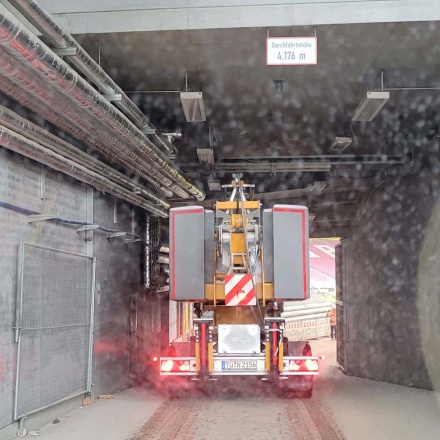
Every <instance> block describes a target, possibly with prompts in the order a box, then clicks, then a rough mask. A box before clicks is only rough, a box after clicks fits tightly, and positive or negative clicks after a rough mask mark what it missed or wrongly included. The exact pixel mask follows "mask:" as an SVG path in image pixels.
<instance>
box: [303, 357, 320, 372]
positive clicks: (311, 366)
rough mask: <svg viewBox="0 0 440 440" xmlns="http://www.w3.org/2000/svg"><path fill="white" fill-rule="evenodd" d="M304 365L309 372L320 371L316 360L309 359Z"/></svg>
mask: <svg viewBox="0 0 440 440" xmlns="http://www.w3.org/2000/svg"><path fill="white" fill-rule="evenodd" d="M304 364H305V367H306V370H307V371H318V369H319V365H318V361H316V360H314V359H307V360H306V361H305V363H304Z"/></svg>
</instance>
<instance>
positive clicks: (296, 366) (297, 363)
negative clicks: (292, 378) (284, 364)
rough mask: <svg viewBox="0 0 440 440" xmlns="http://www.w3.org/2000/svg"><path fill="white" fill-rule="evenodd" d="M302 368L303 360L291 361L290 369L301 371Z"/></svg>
mask: <svg viewBox="0 0 440 440" xmlns="http://www.w3.org/2000/svg"><path fill="white" fill-rule="evenodd" d="M300 368H301V361H290V363H289V370H290V371H299V370H300Z"/></svg>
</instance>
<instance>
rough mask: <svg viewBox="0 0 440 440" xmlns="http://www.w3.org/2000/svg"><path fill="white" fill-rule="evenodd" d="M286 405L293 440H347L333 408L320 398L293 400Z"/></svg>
mask: <svg viewBox="0 0 440 440" xmlns="http://www.w3.org/2000/svg"><path fill="white" fill-rule="evenodd" d="M286 406H287V408H286V412H287V414H288V417H289V422H290V426H291V430H292V432H293V437H292V440H309V439H310V440H345V437H344V435H343V434H342V432H341V430H340V429H339V427H338V425H337V423H336V420H335V418H334V416H333V413H332V411H331V409H330V408H329V407H328V406H327V405H326V404H325V403H324V402H322V401H320V400H319V399H318V398H313V399H311V400H306V401H304V400H299V399H298V400H293V401H291V402H289V403H288V404H287V405H286Z"/></svg>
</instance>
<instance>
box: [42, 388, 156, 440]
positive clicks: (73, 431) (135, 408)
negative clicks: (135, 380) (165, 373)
mask: <svg viewBox="0 0 440 440" xmlns="http://www.w3.org/2000/svg"><path fill="white" fill-rule="evenodd" d="M163 401H164V399H163V397H161V396H159V395H157V394H156V393H154V392H152V391H148V390H146V389H142V388H135V389H130V390H127V391H124V392H122V393H119V394H115V395H113V396H112V399H105V400H104V399H102V400H97V401H95V402H94V403H93V404H91V405H88V406H84V407H81V408H77V409H76V410H75V411H72V412H70V413H69V414H67V415H64V416H63V417H60V419H59V420H60V423H57V424H53V423H51V424H49V425H46V426H45V427H43V428H42V429H40V430H38V431H37V432H38V433H39V434H40V435H39V438H41V439H44V440H89V439H90V440H91V439H96V440H99V439H105V440H120V439H127V438H130V437H131V436H132V435H134V434H135V432H136V431H137V430H138V429H140V428H141V426H142V425H143V424H144V423H146V422H147V421H148V419H149V418H150V417H151V416H152V415H153V414H154V412H155V411H156V410H157V408H158V407H159V406H160V405H161V403H162V402H163Z"/></svg>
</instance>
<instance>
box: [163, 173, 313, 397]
mask: <svg viewBox="0 0 440 440" xmlns="http://www.w3.org/2000/svg"><path fill="white" fill-rule="evenodd" d="M233 177H234V180H233V181H232V182H231V184H230V185H223V186H222V192H223V200H221V201H217V202H216V203H215V209H212V210H210V209H205V208H203V207H202V206H185V207H177V208H172V209H171V210H170V221H169V239H170V300H171V301H187V302H191V303H193V307H194V315H193V323H192V324H193V336H192V337H191V338H190V340H189V341H186V342H177V341H171V345H170V348H169V350H168V352H167V353H164V355H162V356H161V357H160V359H159V370H160V380H161V383H163V384H164V385H165V386H167V387H168V388H169V389H173V388H174V389H176V388H179V387H181V388H185V389H186V388H188V387H191V386H192V384H194V383H197V385H198V386H199V387H202V388H203V387H204V386H208V384H209V382H210V381H216V380H219V381H221V380H226V378H227V379H229V380H230V379H231V378H238V379H240V380H241V379H243V377H248V376H249V377H254V378H256V379H260V380H261V381H264V382H266V383H267V384H269V385H271V386H273V387H275V388H276V390H277V391H280V392H281V393H283V394H285V395H287V396H300V397H303V398H310V397H311V396H312V391H313V378H314V376H316V375H318V374H319V362H318V361H319V359H320V357H319V356H313V355H312V350H311V347H310V344H309V343H308V341H291V340H289V339H288V337H287V336H286V335H285V322H284V319H283V318H282V317H281V313H282V310H283V303H284V302H286V301H301V300H305V299H308V298H309V251H308V241H309V240H308V239H309V225H308V221H309V216H308V208H307V207H306V206H296V205H274V206H273V207H272V208H271V209H262V205H261V203H260V201H259V200H254V195H255V185H252V184H245V183H244V182H243V180H241V177H242V176H241V175H234V176H233Z"/></svg>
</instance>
